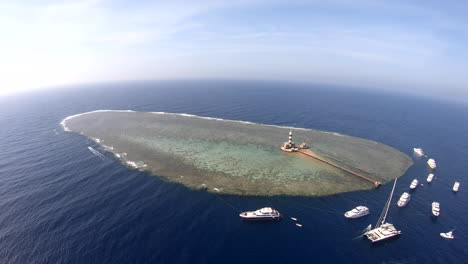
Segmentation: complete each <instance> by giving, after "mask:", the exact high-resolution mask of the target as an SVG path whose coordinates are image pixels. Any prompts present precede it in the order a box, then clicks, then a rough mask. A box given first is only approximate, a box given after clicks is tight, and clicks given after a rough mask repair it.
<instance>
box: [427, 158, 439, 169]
mask: <svg viewBox="0 0 468 264" xmlns="http://www.w3.org/2000/svg"><path fill="white" fill-rule="evenodd" d="M427 165H429V168H431V169H435V168H436V167H437V164H436V162H435V160H434V159H428V160H427Z"/></svg>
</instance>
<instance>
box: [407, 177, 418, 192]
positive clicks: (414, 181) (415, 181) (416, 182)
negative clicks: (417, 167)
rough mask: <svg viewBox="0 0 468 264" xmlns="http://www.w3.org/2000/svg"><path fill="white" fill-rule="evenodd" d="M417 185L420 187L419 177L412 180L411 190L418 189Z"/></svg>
mask: <svg viewBox="0 0 468 264" xmlns="http://www.w3.org/2000/svg"><path fill="white" fill-rule="evenodd" d="M416 187H418V179H414V180H413V181H412V182H411V185H410V186H409V188H410V189H411V190H414V189H416Z"/></svg>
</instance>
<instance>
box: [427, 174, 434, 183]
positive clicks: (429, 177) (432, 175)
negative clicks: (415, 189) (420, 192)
mask: <svg viewBox="0 0 468 264" xmlns="http://www.w3.org/2000/svg"><path fill="white" fill-rule="evenodd" d="M432 179H434V173H429V175H427V182H432Z"/></svg>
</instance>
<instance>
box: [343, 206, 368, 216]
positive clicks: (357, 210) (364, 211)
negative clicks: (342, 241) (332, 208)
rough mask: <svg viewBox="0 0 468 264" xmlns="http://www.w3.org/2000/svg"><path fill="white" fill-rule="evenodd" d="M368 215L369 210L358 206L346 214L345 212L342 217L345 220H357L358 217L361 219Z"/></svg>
mask: <svg viewBox="0 0 468 264" xmlns="http://www.w3.org/2000/svg"><path fill="white" fill-rule="evenodd" d="M368 214H370V211H369V208H367V207H365V206H362V205H360V206H358V207H356V208H353V209H352V210H349V211H348V212H346V213H345V214H344V216H345V217H346V218H359V217H363V216H365V215H368Z"/></svg>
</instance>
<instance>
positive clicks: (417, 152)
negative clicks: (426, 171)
mask: <svg viewBox="0 0 468 264" xmlns="http://www.w3.org/2000/svg"><path fill="white" fill-rule="evenodd" d="M413 151H414V153H416V155H418V156H424V151H423V149H422V148H413Z"/></svg>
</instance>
